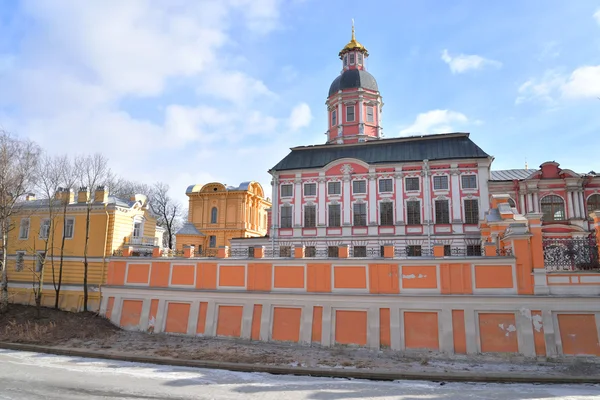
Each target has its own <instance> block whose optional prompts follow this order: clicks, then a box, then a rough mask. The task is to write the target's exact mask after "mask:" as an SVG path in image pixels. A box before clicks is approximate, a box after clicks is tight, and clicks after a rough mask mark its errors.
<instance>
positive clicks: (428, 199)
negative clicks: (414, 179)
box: [423, 160, 433, 251]
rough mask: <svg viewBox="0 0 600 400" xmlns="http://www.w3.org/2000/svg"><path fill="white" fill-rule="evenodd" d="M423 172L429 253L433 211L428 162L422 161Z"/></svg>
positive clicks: (430, 249)
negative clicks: (427, 216)
mask: <svg viewBox="0 0 600 400" xmlns="http://www.w3.org/2000/svg"><path fill="white" fill-rule="evenodd" d="M423 164H424V167H423V170H424V171H423V172H424V174H425V185H424V186H425V191H424V192H425V193H424V195H425V201H426V207H427V208H426V209H428V210H429V218H427V248H428V249H429V251H432V247H431V219H432V218H433V209H432V202H431V194H430V193H431V192H430V186H429V185H430V183H431V182H430V181H429V160H423Z"/></svg>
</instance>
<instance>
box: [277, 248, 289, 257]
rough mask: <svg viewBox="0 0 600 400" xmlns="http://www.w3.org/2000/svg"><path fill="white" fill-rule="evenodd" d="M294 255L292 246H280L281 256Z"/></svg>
mask: <svg viewBox="0 0 600 400" xmlns="http://www.w3.org/2000/svg"><path fill="white" fill-rule="evenodd" d="M291 256H292V246H280V247H279V257H288V258H289V257H291Z"/></svg>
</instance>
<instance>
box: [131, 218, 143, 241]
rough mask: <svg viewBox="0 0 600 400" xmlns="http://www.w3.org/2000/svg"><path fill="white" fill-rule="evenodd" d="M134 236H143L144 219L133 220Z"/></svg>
mask: <svg viewBox="0 0 600 400" xmlns="http://www.w3.org/2000/svg"><path fill="white" fill-rule="evenodd" d="M133 237H142V221H134V222H133Z"/></svg>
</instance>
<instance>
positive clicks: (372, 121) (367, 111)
mask: <svg viewBox="0 0 600 400" xmlns="http://www.w3.org/2000/svg"><path fill="white" fill-rule="evenodd" d="M369 108H370V109H371V110H372V112H371V117H372V119H371V121H369ZM365 122H371V123H374V122H375V107H374V106H366V110H365Z"/></svg>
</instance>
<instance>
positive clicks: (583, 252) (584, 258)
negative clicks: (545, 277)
mask: <svg viewBox="0 0 600 400" xmlns="http://www.w3.org/2000/svg"><path fill="white" fill-rule="evenodd" d="M542 246H543V249H544V265H545V267H546V270H548V271H590V270H597V269H600V262H599V260H598V244H597V243H596V238H595V237H594V236H592V235H590V236H588V237H586V238H566V239H563V238H544V239H543V240H542Z"/></svg>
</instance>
